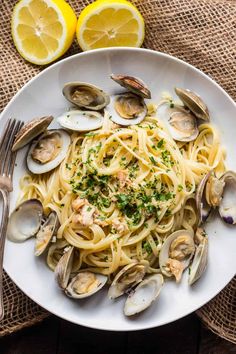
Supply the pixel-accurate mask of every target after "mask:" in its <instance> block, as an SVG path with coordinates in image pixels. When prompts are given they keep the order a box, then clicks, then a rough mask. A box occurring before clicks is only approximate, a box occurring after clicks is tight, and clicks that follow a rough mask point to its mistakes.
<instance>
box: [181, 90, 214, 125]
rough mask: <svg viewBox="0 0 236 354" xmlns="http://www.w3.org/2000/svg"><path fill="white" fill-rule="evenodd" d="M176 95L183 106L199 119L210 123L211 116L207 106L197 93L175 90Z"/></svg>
mask: <svg viewBox="0 0 236 354" xmlns="http://www.w3.org/2000/svg"><path fill="white" fill-rule="evenodd" d="M175 92H176V95H177V96H178V97H179V98H180V99H181V101H182V102H183V104H184V105H185V106H186V107H187V108H188V109H189V110H190V111H191V112H192V113H193V114H194V115H195V116H196V117H197V118H199V119H202V120H205V121H209V120H210V115H209V111H208V108H207V106H206V104H205V103H204V102H203V100H202V99H201V97H199V96H198V95H197V94H196V93H195V92H192V91H190V90H187V89H182V88H178V87H176V88H175Z"/></svg>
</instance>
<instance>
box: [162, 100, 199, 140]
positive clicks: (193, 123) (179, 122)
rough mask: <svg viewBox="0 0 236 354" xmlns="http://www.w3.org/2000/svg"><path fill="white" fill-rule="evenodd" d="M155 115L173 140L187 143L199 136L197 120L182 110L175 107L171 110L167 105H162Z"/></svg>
mask: <svg viewBox="0 0 236 354" xmlns="http://www.w3.org/2000/svg"><path fill="white" fill-rule="evenodd" d="M157 114H158V117H159V118H160V119H161V120H162V121H164V122H165V124H166V125H167V128H168V130H169V132H170V134H171V136H172V138H173V139H174V140H177V141H184V142H189V141H193V140H195V139H196V138H197V136H198V134H199V130H198V126H197V120H196V118H195V116H194V115H192V114H191V113H190V112H187V111H186V110H185V109H184V108H182V107H180V106H176V105H175V107H173V108H171V107H170V106H169V103H163V104H161V105H160V106H159V107H158V109H157Z"/></svg>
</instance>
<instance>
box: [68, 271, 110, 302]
mask: <svg viewBox="0 0 236 354" xmlns="http://www.w3.org/2000/svg"><path fill="white" fill-rule="evenodd" d="M107 279H108V277H107V276H106V275H103V274H97V273H93V272H91V271H87V270H81V271H80V272H79V273H78V274H77V275H76V276H75V277H73V278H72V279H71V281H70V283H69V285H68V286H67V288H66V289H65V293H66V295H67V296H69V297H72V298H73V299H84V298H86V297H89V296H91V295H94V294H95V293H96V292H98V291H99V290H101V289H102V288H103V286H104V285H105V284H106V282H107Z"/></svg>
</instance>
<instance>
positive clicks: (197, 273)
mask: <svg viewBox="0 0 236 354" xmlns="http://www.w3.org/2000/svg"><path fill="white" fill-rule="evenodd" d="M196 239H197V243H198V244H197V247H196V251H195V254H194V257H193V261H192V264H191V267H190V271H189V277H188V283H189V285H192V284H193V283H195V282H196V281H197V280H198V279H199V278H200V277H201V276H202V274H203V273H204V271H205V269H206V266H207V258H208V237H207V235H206V233H205V231H204V230H203V229H202V228H198V229H197V231H196Z"/></svg>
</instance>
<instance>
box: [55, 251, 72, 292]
mask: <svg viewBox="0 0 236 354" xmlns="http://www.w3.org/2000/svg"><path fill="white" fill-rule="evenodd" d="M73 258H74V247H72V246H68V247H67V251H66V252H65V253H64V254H63V256H62V257H61V258H60V260H59V262H58V263H57V266H56V268H55V277H56V281H57V283H58V285H59V287H60V288H61V289H63V290H65V289H66V287H67V285H68V282H69V279H70V275H71V270H72V265H73Z"/></svg>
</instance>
